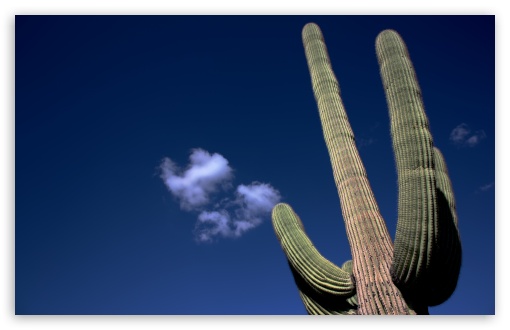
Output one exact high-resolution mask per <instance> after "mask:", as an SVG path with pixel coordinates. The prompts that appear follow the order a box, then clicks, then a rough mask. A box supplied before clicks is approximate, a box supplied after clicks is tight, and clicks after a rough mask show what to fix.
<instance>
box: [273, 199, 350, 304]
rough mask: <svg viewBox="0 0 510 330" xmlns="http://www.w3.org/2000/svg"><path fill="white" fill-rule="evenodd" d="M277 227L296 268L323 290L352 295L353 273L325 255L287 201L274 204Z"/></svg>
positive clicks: (306, 278)
mask: <svg viewBox="0 0 510 330" xmlns="http://www.w3.org/2000/svg"><path fill="white" fill-rule="evenodd" d="M272 218H273V227H274V229H275V232H276V236H277V237H278V239H279V241H280V244H281V246H282V249H283V251H284V252H285V255H286V257H287V259H288V261H289V263H290V265H291V267H292V269H293V270H294V271H295V272H297V273H298V274H299V276H301V277H302V278H303V280H304V281H305V282H306V283H307V284H308V285H309V286H311V287H312V288H313V289H314V290H315V291H317V292H319V293H321V294H328V295H334V296H339V297H345V298H347V297H350V296H352V295H353V294H354V285H353V282H352V280H351V275H350V274H349V273H348V272H346V271H344V270H342V268H340V267H338V266H336V265H334V264H333V263H332V262H330V261H329V260H327V259H326V258H324V257H323V256H322V255H321V254H320V253H319V251H317V249H316V248H315V247H314V246H313V244H312V242H311V241H310V239H309V238H308V236H307V235H306V233H305V231H304V228H303V225H302V223H301V220H300V219H299V217H298V216H297V214H296V213H295V212H294V210H293V209H292V208H291V207H290V206H289V205H287V204H284V203H280V204H277V205H276V206H275V207H274V208H273V212H272Z"/></svg>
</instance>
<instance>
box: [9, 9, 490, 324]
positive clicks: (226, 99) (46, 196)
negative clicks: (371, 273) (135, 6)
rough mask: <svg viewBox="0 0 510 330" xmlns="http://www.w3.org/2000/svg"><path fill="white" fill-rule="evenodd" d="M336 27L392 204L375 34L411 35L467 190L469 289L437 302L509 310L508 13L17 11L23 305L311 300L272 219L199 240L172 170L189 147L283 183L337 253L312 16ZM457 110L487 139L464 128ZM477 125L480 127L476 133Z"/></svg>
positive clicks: (454, 170) (180, 306)
mask: <svg viewBox="0 0 510 330" xmlns="http://www.w3.org/2000/svg"><path fill="white" fill-rule="evenodd" d="M311 21H313V22H315V23H317V24H318V25H319V26H320V27H321V29H322V31H323V33H324V36H325V39H326V43H327V46H328V49H329V53H330V57H331V61H332V63H333V68H334V70H335V73H336V75H337V77H338V80H339V83H340V86H341V89H342V97H343V101H344V105H345V107H346V110H347V113H348V116H349V119H350V122H351V126H352V128H353V130H354V133H355V135H356V138H357V141H358V144H359V147H360V148H359V151H360V154H361V157H362V159H363V162H364V164H365V167H366V169H367V172H368V176H369V179H370V181H371V184H372V188H373V190H374V193H375V195H376V198H377V201H378V203H379V207H380V209H381V212H382V215H383V216H384V218H385V219H386V223H387V225H388V229H389V231H390V233H391V234H392V235H394V232H395V226H396V210H397V189H396V188H397V181H396V180H397V178H396V170H395V165H394V160H393V152H392V149H391V140H390V134H389V119H388V113H387V109H386V101H385V97H384V92H383V89H382V85H381V80H380V77H379V71H378V66H377V60H376V56H375V48H374V43H375V38H376V36H377V34H378V33H379V32H380V31H381V30H383V29H386V28H392V29H395V30H397V31H398V32H399V33H400V34H401V36H402V37H403V38H404V40H405V42H406V44H407V46H408V49H409V52H410V54H411V59H412V60H413V64H414V66H415V69H416V71H417V75H418V79H419V82H420V85H421V88H422V92H423V96H424V103H425V107H426V112H427V114H428V117H429V120H430V124H431V130H432V134H433V137H434V142H435V144H436V146H438V147H439V148H440V149H441V151H442V152H443V154H444V156H445V159H446V161H447V164H448V168H449V171H450V178H451V180H452V183H453V188H454V191H455V196H456V201H457V208H458V215H459V226H460V232H461V238H462V245H463V265H462V269H461V274H460V278H459V283H458V287H457V290H456V291H455V293H454V295H453V296H452V297H451V298H450V299H449V300H448V301H447V302H445V303H444V304H442V305H440V306H437V307H434V308H431V309H430V313H431V314H494V312H495V300H494V292H495V284H494V283H495V281H494V280H495V271H494V269H495V259H494V254H495V253H494V251H495V244H494V232H495V227H494V224H495V190H494V182H495V138H494V137H495V102H494V96H495V95H494V94H495V92H494V90H495V62H494V59H495V32H494V31H495V25H494V22H495V21H494V17H493V16H17V17H16V22H15V75H16V83H15V102H16V109H15V175H16V176H15V186H16V187H15V188H16V189H15V215H16V219H15V220H16V222H15V226H16V227H15V229H16V236H15V253H16V257H15V262H16V266H15V281H16V283H15V285H16V287H15V298H16V302H15V307H16V313H17V314H304V313H305V309H304V307H303V305H302V302H301V300H300V298H299V296H298V293H297V289H296V286H295V284H294V281H293V278H292V275H291V273H290V270H289V268H288V265H287V263H286V260H285V257H284V254H283V252H282V251H281V248H280V246H279V243H278V241H277V239H276V236H275V235H274V232H273V229H272V226H271V223H270V219H269V218H267V219H266V220H265V222H264V223H263V224H262V225H260V226H259V227H257V228H256V229H254V230H252V231H250V232H248V233H246V234H245V235H244V236H242V237H240V238H237V239H229V238H224V239H220V240H218V241H216V242H214V243H212V244H197V242H196V241H195V240H194V239H193V228H194V225H195V220H196V216H197V215H196V213H190V212H185V211H183V210H181V209H180V208H179V203H178V202H177V201H176V200H175V198H173V197H172V195H171V194H170V193H169V191H168V190H167V188H166V187H165V185H164V184H163V182H162V180H161V179H160V178H159V176H158V165H159V164H160V162H161V160H162V159H163V158H164V157H170V158H171V159H172V160H174V161H175V162H176V163H178V164H179V165H181V166H184V165H186V164H187V162H188V157H189V154H190V151H191V149H193V148H203V149H204V150H207V151H209V152H211V153H219V154H221V155H223V156H224V157H225V158H226V159H228V161H229V164H230V165H231V167H232V168H233V169H234V174H235V179H234V183H235V185H238V184H248V183H250V182H253V181H260V182H265V183H270V184H271V185H272V186H274V187H275V188H276V189H278V190H279V191H280V193H281V194H282V201H284V202H287V203H289V204H291V205H292V206H293V207H294V209H295V210H296V212H297V213H298V214H299V215H300V217H301V219H302V220H303V223H304V225H305V228H306V230H307V233H308V234H309V236H310V238H311V239H312V241H313V242H314V243H315V245H316V247H317V248H318V249H319V251H320V252H321V253H323V255H324V256H326V257H327V258H328V259H330V260H331V261H333V262H335V263H337V264H341V263H343V262H344V261H346V260H348V259H350V250H349V246H348V243H347V238H346V235H345V229H344V226H343V221H342V217H341V212H340V208H339V201H338V196H337V193H336V188H335V186H334V182H333V176H332V171H331V166H330V163H329V158H328V154H327V150H326V146H325V143H324V141H323V137H322V131H321V126H320V121H319V117H318V113H317V107H316V105H315V101H314V97H313V93H312V89H311V83H310V78H309V74H308V68H307V65H306V60H305V57H304V51H303V47H302V42H301V29H302V27H303V26H304V24H306V23H307V22H311ZM461 124H465V126H464V127H468V128H469V129H470V131H471V133H470V134H471V135H469V136H479V137H482V138H481V139H480V141H479V143H477V144H476V145H473V146H468V145H463V146H459V145H456V144H454V143H453V142H452V141H451V140H450V134H451V132H452V131H453V130H454V129H455V128H456V127H458V126H459V125H461ZM469 136H467V137H469Z"/></svg>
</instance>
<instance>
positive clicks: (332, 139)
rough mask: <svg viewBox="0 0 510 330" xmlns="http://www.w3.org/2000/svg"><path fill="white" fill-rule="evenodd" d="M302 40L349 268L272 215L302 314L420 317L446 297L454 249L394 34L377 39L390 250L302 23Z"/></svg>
mask: <svg viewBox="0 0 510 330" xmlns="http://www.w3.org/2000/svg"><path fill="white" fill-rule="evenodd" d="M302 37H303V44H304V48H305V54H306V59H307V63H308V67H309V71H310V75H311V80H312V87H313V91H314V95H315V99H316V102H317V105H318V109H319V115H320V119H321V123H322V128H323V134H324V139H325V142H326V145H327V148H328V152H329V155H330V160H331V164H332V168H333V176H334V179H335V184H336V187H337V190H338V194H339V197H340V203H341V208H342V215H343V219H344V222H345V227H346V232H347V238H348V240H349V244H350V247H351V254H352V261H347V262H346V263H344V264H343V265H342V267H338V266H336V265H334V264H333V263H331V262H330V261H328V260H327V259H325V258H324V257H323V256H322V255H321V254H320V253H319V252H318V251H317V250H316V249H315V247H314V246H313V244H312V242H311V241H310V240H309V239H308V237H307V236H306V233H305V231H304V227H303V225H302V223H301V220H300V219H299V217H298V216H297V214H296V213H295V212H294V211H293V210H292V208H291V207H290V206H289V205H287V204H284V203H281V204H278V205H276V206H275V207H274V209H273V212H272V217H273V226H274V228H275V232H276V235H277V237H278V239H279V240H280V243H281V246H282V248H283V251H284V252H285V254H286V256H287V260H288V262H289V265H290V268H291V271H292V274H293V276H294V279H295V281H296V284H297V286H298V290H299V294H300V296H301V298H302V300H303V302H304V305H305V308H306V310H307V311H308V313H309V314H428V306H433V305H437V304H440V303H442V302H444V301H445V300H446V299H448V298H449V297H450V295H451V294H452V293H453V291H454V289H455V286H456V283H457V278H458V274H459V270H460V258H461V249H460V240H459V235H458V230H457V217H456V211H455V201H454V197H453V191H452V189H451V184H450V181H449V178H448V173H447V170H446V165H445V163H444V159H443V157H442V155H441V153H440V152H439V150H438V149H436V148H434V146H433V141H432V136H431V134H430V131H429V127H428V120H427V117H426V115H425V112H424V107H423V102H422V99H421V91H420V88H419V85H418V82H417V79H416V75H415V73H414V69H413V66H412V64H411V61H410V58H409V54H408V53H407V48H406V46H405V44H404V42H403V41H402V39H401V38H400V36H399V35H398V34H397V33H396V32H395V31H392V30H385V31H383V32H381V33H380V34H379V36H378V37H377V39H376V51H377V57H378V61H379V65H380V70H381V77H382V80H383V85H384V89H385V92H386V99H387V103H388V108H389V112H390V120H391V133H392V139H393V148H394V151H395V160H396V165H397V173H398V181H399V184H398V188H399V201H398V223H397V233H396V236H395V242H394V243H393V242H392V241H391V237H390V235H389V233H388V230H387V228H386V225H385V222H384V220H383V218H382V216H381V214H380V212H379V208H378V206H377V203H376V201H375V197H374V194H373V192H372V189H371V187H370V184H369V182H368V178H367V174H366V172H365V168H364V166H363V163H362V161H361V159H360V156H359V154H358V151H357V148H356V144H355V141H354V134H353V132H352V129H351V127H350V124H349V121H348V118H347V114H346V112H345V110H344V106H343V103H342V99H341V97H340V94H341V93H340V87H339V84H338V81H337V79H336V77H335V74H334V72H333V70H332V67H331V63H330V60H329V56H328V53H327V49H326V45H325V42H324V38H323V36H322V32H321V31H320V29H319V27H318V26H317V25H316V24H314V23H309V24H307V25H305V27H304V28H303V33H302Z"/></svg>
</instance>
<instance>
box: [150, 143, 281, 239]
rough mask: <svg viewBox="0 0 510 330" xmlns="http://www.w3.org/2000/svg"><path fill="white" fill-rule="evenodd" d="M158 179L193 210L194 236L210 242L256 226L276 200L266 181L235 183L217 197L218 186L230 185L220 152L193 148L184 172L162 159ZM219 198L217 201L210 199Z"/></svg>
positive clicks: (185, 205)
mask: <svg viewBox="0 0 510 330" xmlns="http://www.w3.org/2000/svg"><path fill="white" fill-rule="evenodd" d="M160 169H161V178H162V179H163V181H164V182H165V185H166V186H167V188H168V190H169V191H170V192H171V193H172V194H173V195H174V196H175V197H176V198H177V199H178V200H179V203H180V206H181V208H182V209H183V210H185V211H196V212H200V213H199V214H198V218H197V222H196V224H195V239H196V240H197V241H199V242H212V241H213V240H214V239H215V238H220V237H223V238H225V237H228V238H235V237H240V236H242V235H243V234H244V233H246V232H247V231H249V230H251V229H253V228H256V227H257V226H259V225H260V224H261V223H262V222H263V221H264V219H265V218H268V217H269V216H270V214H271V210H272V209H273V206H274V205H276V204H277V203H279V202H280V198H281V197H280V193H279V192H278V190H276V189H275V188H273V187H272V186H271V185H270V184H267V183H260V182H252V183H251V184H249V185H243V184H241V185H239V186H238V187H237V189H236V190H235V196H230V197H224V196H219V194H220V193H221V192H222V191H221V189H219V188H220V187H222V186H223V187H227V186H231V180H232V168H231V167H230V166H229V165H228V161H227V160H226V159H225V158H224V157H223V156H221V155H220V154H213V155H211V154H210V153H208V152H207V151H204V150H202V149H195V150H193V151H192V154H191V156H190V164H189V165H188V167H187V169H186V170H185V171H181V170H179V168H178V167H177V166H176V165H175V164H174V163H173V162H172V160H170V159H169V158H165V159H164V160H163V162H162V163H161V165H160ZM215 200H219V202H214V201H215Z"/></svg>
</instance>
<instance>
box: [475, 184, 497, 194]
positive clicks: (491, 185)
mask: <svg viewBox="0 0 510 330" xmlns="http://www.w3.org/2000/svg"><path fill="white" fill-rule="evenodd" d="M492 188H494V182H491V183H488V184H486V185H483V186H481V187H480V188H478V190H479V191H481V192H486V191H489V190H491V189H492Z"/></svg>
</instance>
